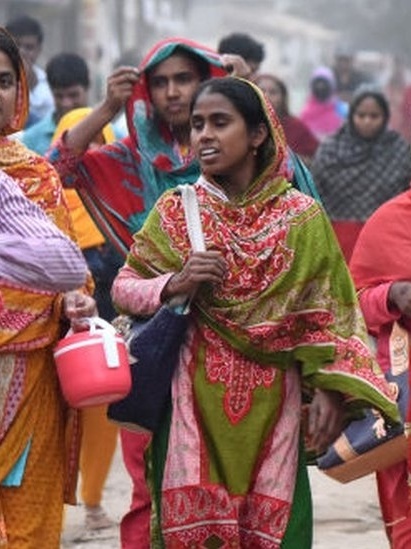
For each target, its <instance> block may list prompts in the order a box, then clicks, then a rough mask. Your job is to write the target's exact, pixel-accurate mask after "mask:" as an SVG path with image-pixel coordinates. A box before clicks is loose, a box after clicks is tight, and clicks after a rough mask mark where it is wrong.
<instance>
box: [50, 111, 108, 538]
mask: <svg viewBox="0 0 411 549" xmlns="http://www.w3.org/2000/svg"><path fill="white" fill-rule="evenodd" d="M90 111H91V109H90V108H87V107H84V108H77V109H73V110H72V111H70V112H68V113H67V114H65V115H64V116H63V117H62V118H61V119H60V121H59V123H58V125H57V128H56V131H55V134H54V137H53V141H55V140H56V139H57V138H58V137H59V136H60V135H61V134H62V133H64V132H65V131H66V130H68V129H69V128H71V127H72V126H73V125H75V124H77V122H79V121H80V120H82V119H83V118H84V117H85V116H87V114H89V113H90ZM114 139H115V136H114V132H113V129H112V127H111V126H110V125H107V126H105V127H104V128H103V130H102V132H101V133H100V134H99V135H98V136H97V137H96V139H95V141H94V143H93V144H92V146H95V147H98V146H100V145H102V144H104V143H111V142H112V141H114ZM64 194H65V196H66V200H67V203H68V207H69V210H70V214H71V218H72V221H73V226H74V232H75V235H76V240H77V242H78V244H79V246H80V248H81V250H82V251H83V254H84V256H85V258H86V261H87V263H88V265H89V268H90V270H91V272H92V274H93V278H94V281H95V284H96V289H95V294H94V297H95V299H96V301H97V308H98V310H99V313H100V316H102V317H103V318H105V319H106V320H111V319H112V316H113V314H112V313H113V312H114V309H113V307H112V304H111V299H110V286H111V282H112V279H113V278H114V276H115V271H116V269H112V265H111V264H110V255H109V254H107V253H106V245H105V238H104V236H103V235H102V234H101V232H100V231H99V230H98V228H97V226H96V224H95V223H94V221H93V219H92V218H91V216H90V215H89V213H88V212H87V209H86V208H85V206H84V205H83V202H82V200H81V198H80V197H79V195H78V194H77V191H75V190H74V189H65V190H64ZM106 259H107V263H108V264H106V262H105V260H106ZM107 274H108V276H107ZM106 410H107V407H106V406H104V405H102V406H93V407H90V408H84V409H83V410H82V411H81V424H82V441H81V451H80V473H81V485H80V496H81V499H82V501H83V502H84V505H85V509H86V515H85V525H86V529H87V530H98V529H102V528H108V527H110V526H113V525H114V523H113V521H112V520H111V519H110V518H109V517H108V516H107V515H106V513H105V511H104V509H103V508H102V506H101V500H102V496H103V489H104V484H105V481H106V479H107V475H108V473H109V470H110V465H111V462H112V459H113V455H114V452H115V449H116V444H117V433H118V429H117V427H116V426H115V425H114V423H111V422H109V421H108V419H107V413H106Z"/></svg>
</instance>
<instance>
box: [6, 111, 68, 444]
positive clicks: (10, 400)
mask: <svg viewBox="0 0 411 549" xmlns="http://www.w3.org/2000/svg"><path fill="white" fill-rule="evenodd" d="M21 122H22V121H21ZM14 129H16V128H15V127H14ZM0 150H1V155H0V168H1V169H2V170H4V171H5V172H6V173H7V174H8V175H10V176H11V177H12V178H13V179H14V180H15V181H16V183H17V184H18V185H19V187H20V188H21V189H22V191H23V192H24V194H25V195H26V196H27V197H28V198H30V199H31V200H32V201H33V202H36V203H37V204H38V205H39V206H40V207H41V208H42V209H43V210H44V211H45V212H46V213H47V214H48V215H49V217H50V218H51V219H52V220H53V221H54V222H55V223H56V225H57V226H58V227H59V228H60V229H61V230H62V231H64V232H65V233H66V234H69V235H70V236H72V237H73V234H74V233H73V229H72V225H71V221H70V217H69V213H68V210H67V206H66V203H65V201H64V197H63V189H62V186H61V183H60V179H59V177H58V175H57V172H56V171H55V169H54V168H53V166H52V165H50V164H49V163H48V162H47V161H46V160H45V159H44V158H42V157H41V156H38V155H37V154H35V153H33V152H32V151H29V150H28V149H27V148H26V147H25V146H24V145H22V144H21V143H20V142H18V141H16V140H11V139H9V138H7V137H1V138H0ZM0 294H1V296H2V307H1V310H0V346H1V349H2V353H1V357H0V358H1V368H2V372H3V371H5V372H7V374H5V375H4V376H3V375H2V376H1V377H0V434H1V436H2V437H4V436H5V435H6V434H7V429H8V427H9V426H10V425H11V424H12V422H13V420H14V418H15V414H16V413H17V411H18V408H19V404H20V402H21V399H22V397H23V391H24V389H25V380H26V367H27V364H26V360H25V359H24V357H25V356H26V355H25V353H27V352H29V351H31V352H35V351H37V350H39V351H41V350H46V349H47V348H49V347H50V346H51V345H53V344H54V343H55V342H56V341H57V339H58V337H59V333H60V315H61V303H62V298H61V295H59V294H55V293H52V292H46V291H41V290H35V289H32V288H27V287H23V286H20V285H17V284H13V283H11V282H10V281H6V280H0ZM19 357H20V358H19ZM31 367H33V368H35V366H34V365H32V366H31ZM39 375H41V374H40V369H39ZM29 424H30V422H29V421H27V419H26V425H24V426H22V430H21V431H20V432H21V433H22V435H23V432H24V433H26V431H27V428H28V425H29Z"/></svg>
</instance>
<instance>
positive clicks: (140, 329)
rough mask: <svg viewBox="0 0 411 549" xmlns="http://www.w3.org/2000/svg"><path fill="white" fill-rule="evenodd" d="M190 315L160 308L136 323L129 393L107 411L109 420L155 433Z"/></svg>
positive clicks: (133, 324)
mask: <svg viewBox="0 0 411 549" xmlns="http://www.w3.org/2000/svg"><path fill="white" fill-rule="evenodd" d="M188 322H189V314H181V313H177V312H176V311H175V310H174V309H172V308H171V307H168V306H167V305H163V306H162V307H161V309H160V310H159V311H158V312H157V313H156V314H155V315H154V316H153V317H151V318H150V319H145V320H142V319H135V320H134V321H133V323H132V327H131V334H130V340H129V351H130V354H131V355H132V356H133V357H134V358H135V359H136V361H135V362H134V363H133V364H131V379H132V382H131V383H132V388H131V391H130V393H129V394H128V395H127V396H126V397H125V398H123V399H122V400H120V401H118V402H114V403H112V404H110V405H109V407H108V412H107V415H108V418H109V419H110V420H112V421H115V422H116V423H119V424H121V425H122V426H123V427H126V428H127V427H128V428H131V429H138V428H139V427H142V428H144V429H147V430H149V431H153V432H155V431H156V430H157V428H158V426H159V424H160V422H161V419H162V417H163V415H164V412H165V410H166V409H167V403H168V402H169V399H170V388H171V380H172V377H173V374H174V370H175V367H176V365H177V362H178V356H179V352H180V347H181V344H182V342H183V340H184V336H185V333H186V330H187V326H188Z"/></svg>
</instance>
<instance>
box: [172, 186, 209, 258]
mask: <svg viewBox="0 0 411 549" xmlns="http://www.w3.org/2000/svg"><path fill="white" fill-rule="evenodd" d="M178 189H179V191H180V192H181V198H182V201H183V207H184V215H185V218H186V223H187V229H188V236H189V238H190V243H191V247H192V249H193V251H194V252H205V251H206V247H205V241H204V234H203V229H202V226H201V218H200V210H199V207H198V200H197V193H196V191H195V189H194V187H193V186H192V185H179V186H178Z"/></svg>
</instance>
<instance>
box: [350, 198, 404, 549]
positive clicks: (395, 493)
mask: <svg viewBox="0 0 411 549" xmlns="http://www.w3.org/2000/svg"><path fill="white" fill-rule="evenodd" d="M410 224H411V190H408V191H406V192H404V193H402V194H400V195H398V196H396V197H395V198H392V199H391V200H389V201H388V202H386V203H385V204H383V205H382V206H380V207H379V209H378V210H376V212H375V213H374V214H373V215H372V216H371V217H370V218H369V220H368V221H367V222H366V224H365V226H364V228H363V229H362V231H361V233H360V235H359V237H358V240H357V243H356V246H355V248H354V251H353V255H352V258H351V262H350V269H351V273H352V275H353V278H354V282H355V284H356V287H357V290H358V292H359V297H360V305H361V308H362V311H363V313H364V316H365V320H366V323H367V326H368V330H369V332H370V334H371V335H372V336H374V337H375V338H376V341H377V359H378V362H379V363H380V365H381V367H382V369H383V370H384V371H387V370H389V369H391V372H392V374H394V375H400V374H401V373H403V372H405V371H407V370H409V360H410V335H411V264H410V257H411V231H410ZM407 415H408V416H409V411H408V412H407ZM403 420H404V421H405V422H409V421H410V417H403ZM408 425H409V423H408ZM406 429H407V423H406ZM410 458H411V449H409V450H408V461H406V460H404V461H403V462H401V463H399V464H397V465H394V466H392V467H390V468H389V469H387V470H385V471H381V472H379V473H377V485H378V492H379V499H380V506H381V511H382V515H383V519H384V522H385V527H386V532H387V536H388V538H389V541H390V547H391V548H392V549H408V548H409V547H411V509H410V486H409V477H410V469H411V459H410Z"/></svg>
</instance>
